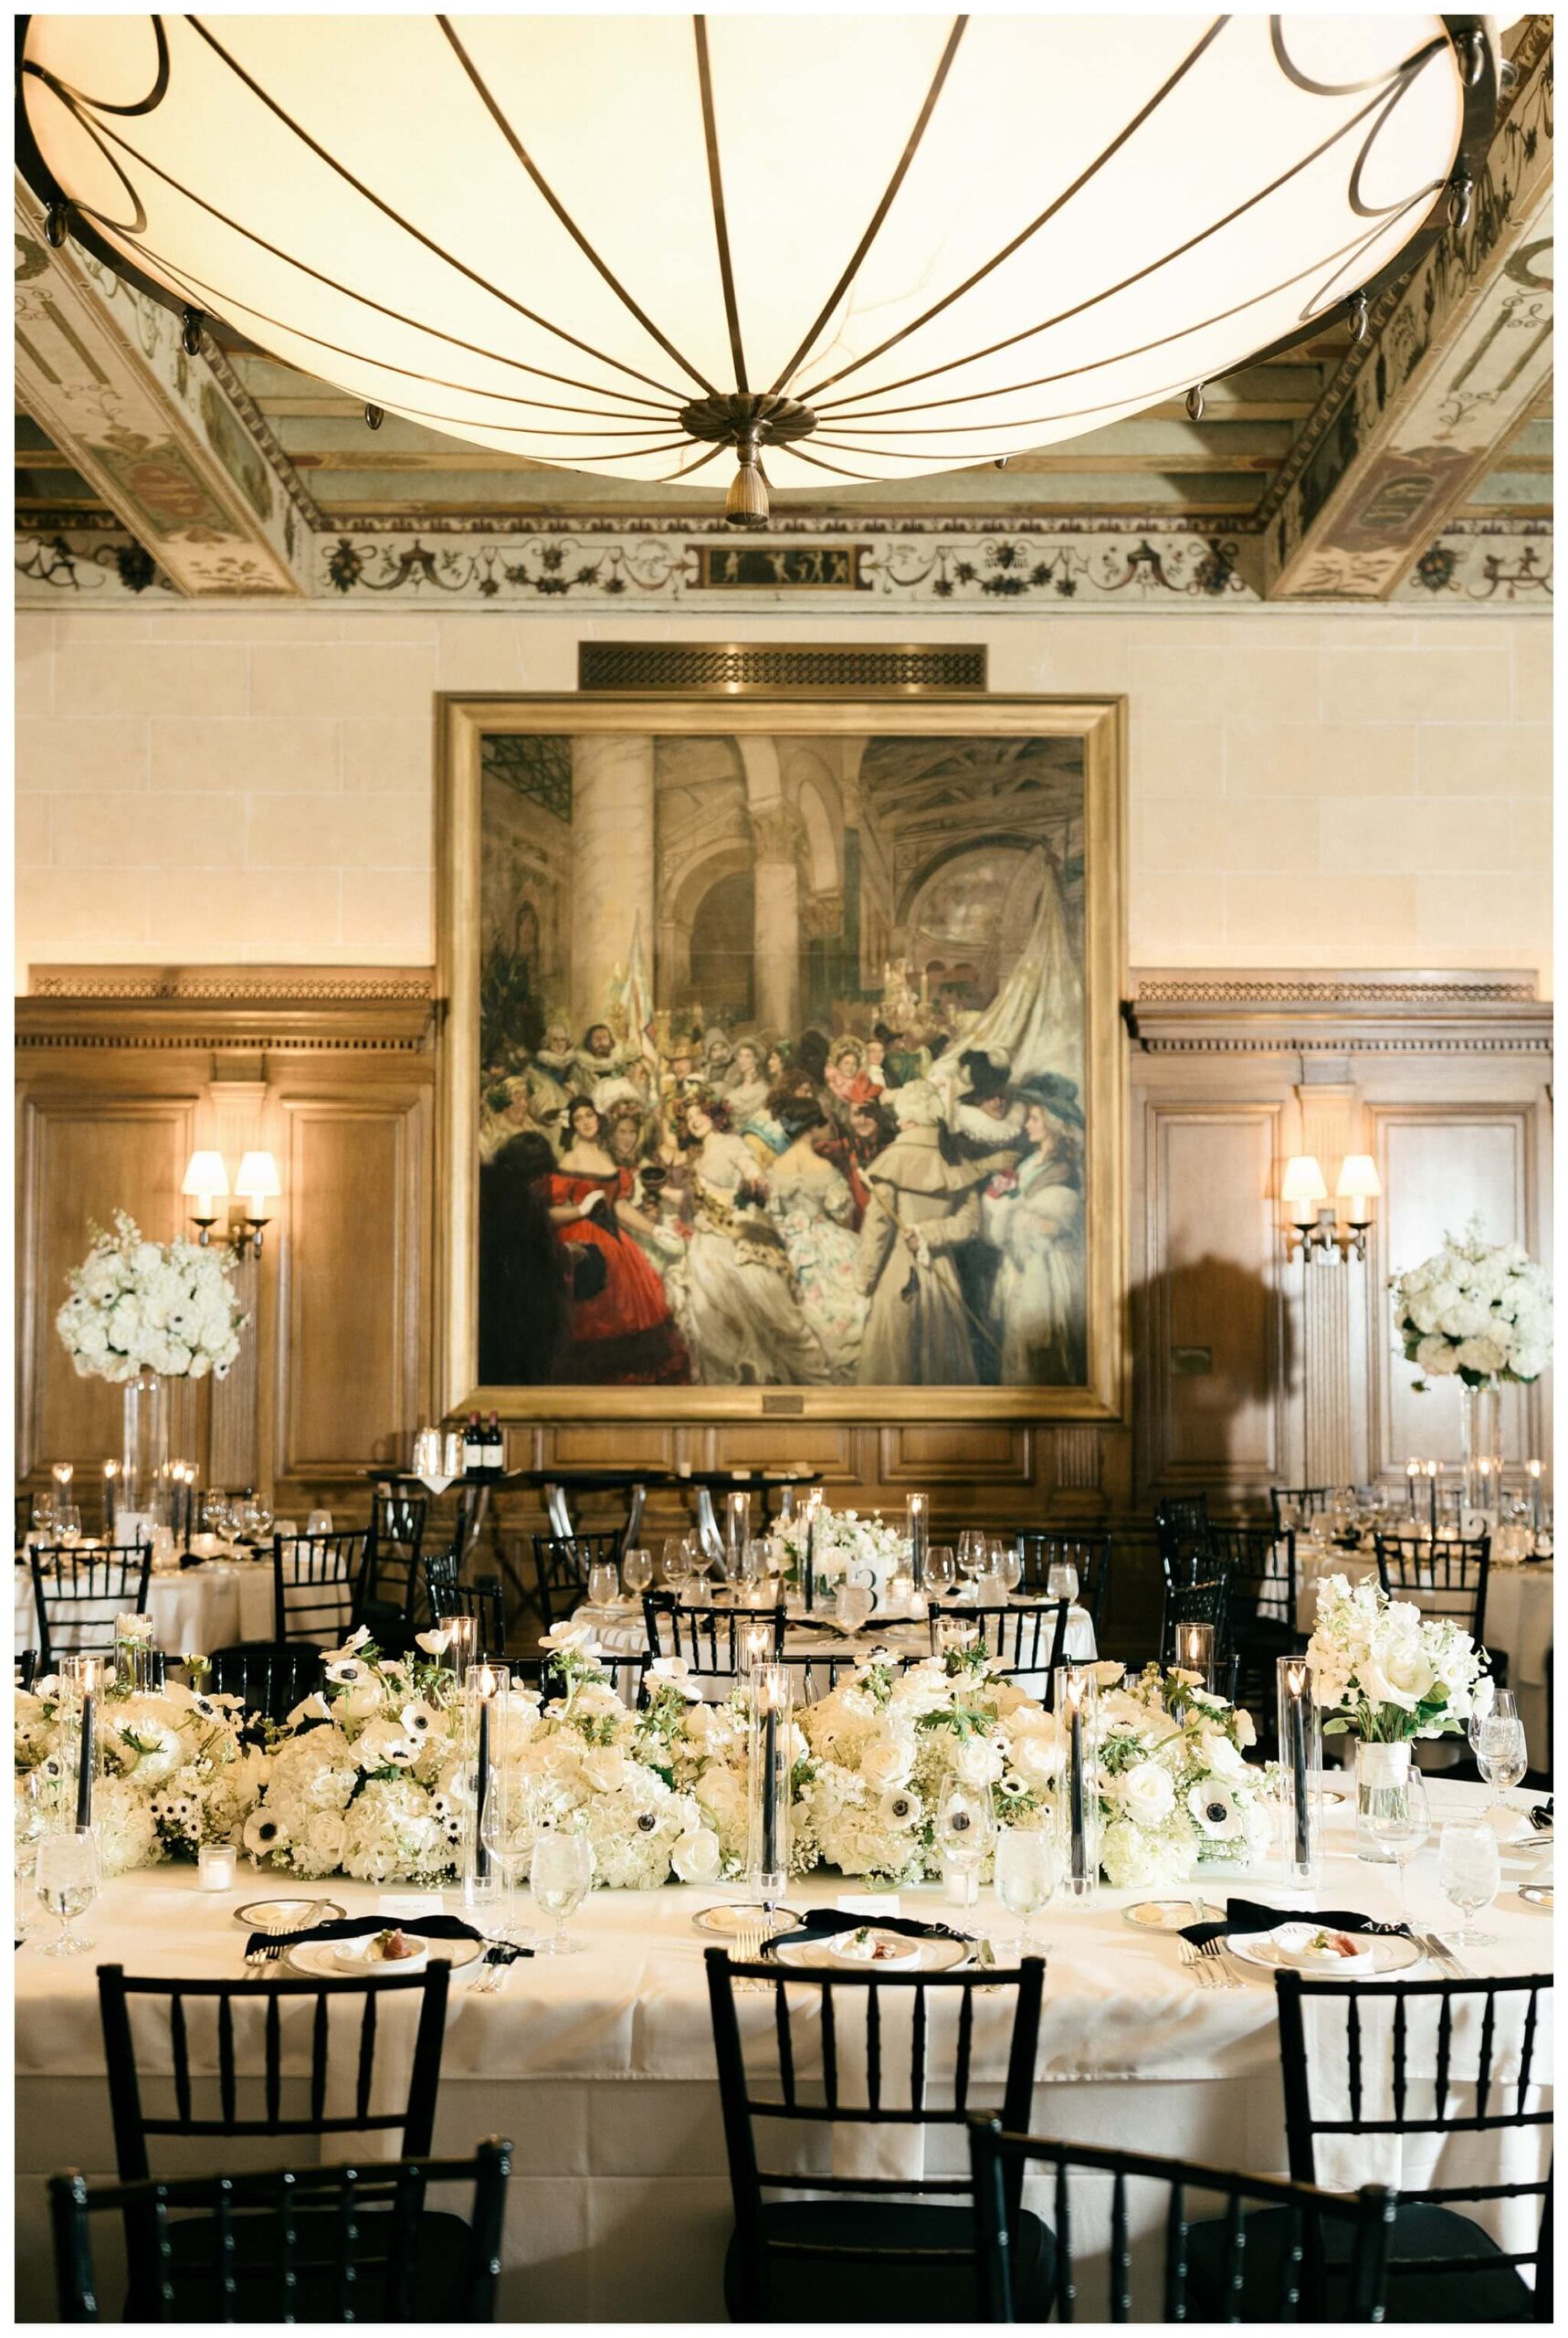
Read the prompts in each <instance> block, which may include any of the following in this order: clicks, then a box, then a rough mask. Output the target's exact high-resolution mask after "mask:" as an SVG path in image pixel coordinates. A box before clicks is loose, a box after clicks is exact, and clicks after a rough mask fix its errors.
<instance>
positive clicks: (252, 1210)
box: [180, 1153, 283, 1259]
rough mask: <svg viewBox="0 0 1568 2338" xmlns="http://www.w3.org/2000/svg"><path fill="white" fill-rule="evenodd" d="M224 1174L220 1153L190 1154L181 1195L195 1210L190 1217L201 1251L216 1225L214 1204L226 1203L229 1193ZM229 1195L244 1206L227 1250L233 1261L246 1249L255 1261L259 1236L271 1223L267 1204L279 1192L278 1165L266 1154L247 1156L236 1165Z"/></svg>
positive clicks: (215, 1205) (281, 1189)
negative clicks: (242, 1222)
mask: <svg viewBox="0 0 1568 2338" xmlns="http://www.w3.org/2000/svg"><path fill="white" fill-rule="evenodd" d="M230 1190H231V1188H230V1186H229V1182H228V1171H227V1170H226V1168H225V1166H224V1160H223V1155H222V1153H192V1155H191V1158H190V1163H189V1165H188V1167H187V1168H186V1170H185V1177H184V1184H183V1185H182V1186H181V1187H180V1191H181V1193H182V1194H183V1195H185V1196H186V1197H187V1198H189V1199H191V1200H193V1201H194V1202H195V1208H194V1209H193V1210H192V1211H191V1217H192V1219H193V1220H194V1222H195V1224H196V1225H197V1226H198V1227H200V1228H201V1232H200V1234H199V1235H198V1237H197V1239H198V1241H199V1242H200V1243H201V1244H202V1246H203V1247H204V1248H205V1246H206V1245H207V1243H208V1242H209V1241H210V1240H211V1237H212V1229H213V1227H215V1226H216V1223H217V1215H218V1212H217V1205H218V1203H219V1202H220V1201H226V1200H227V1199H228V1197H229V1194H230ZM232 1190H233V1192H234V1193H236V1194H237V1195H239V1196H240V1198H241V1200H242V1201H243V1203H244V1206H245V1225H244V1227H243V1228H241V1229H238V1230H237V1231H235V1232H233V1233H231V1234H230V1236H229V1237H228V1239H229V1247H230V1248H231V1249H232V1250H233V1252H234V1255H235V1257H236V1258H237V1259H241V1258H243V1257H244V1256H245V1253H246V1252H247V1250H249V1251H250V1252H252V1254H253V1255H254V1256H255V1257H256V1258H258V1259H259V1258H260V1256H261V1237H262V1235H263V1234H264V1233H265V1231H266V1229H267V1227H268V1225H269V1224H270V1222H271V1217H272V1211H271V1208H270V1206H269V1205H270V1204H271V1203H272V1202H274V1201H276V1200H277V1198H278V1196H279V1194H281V1192H282V1191H283V1188H282V1185H280V1184H279V1178H278V1164H277V1163H276V1162H275V1161H274V1160H273V1158H272V1155H271V1154H270V1153H247V1154H246V1155H245V1158H244V1159H243V1160H242V1161H241V1163H240V1164H239V1174H238V1175H237V1177H236V1179H235V1181H234V1185H233V1188H232Z"/></svg>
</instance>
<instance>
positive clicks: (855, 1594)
mask: <svg viewBox="0 0 1568 2338" xmlns="http://www.w3.org/2000/svg"><path fill="white" fill-rule="evenodd" d="M876 1604H877V1595H876V1593H875V1592H874V1591H873V1590H872V1589H871V1587H870V1585H868V1584H864V1583H851V1582H850V1580H849V1578H848V1576H847V1575H846V1576H845V1578H844V1580H843V1582H842V1583H841V1584H840V1585H839V1586H838V1592H837V1598H836V1600H835V1603H834V1606H835V1613H836V1614H837V1618H838V1623H839V1627H840V1629H841V1630H843V1631H846V1632H858V1630H859V1628H860V1627H861V1625H862V1624H864V1623H867V1622H868V1621H869V1619H870V1615H871V1610H872V1608H873V1607H875V1606H876Z"/></svg>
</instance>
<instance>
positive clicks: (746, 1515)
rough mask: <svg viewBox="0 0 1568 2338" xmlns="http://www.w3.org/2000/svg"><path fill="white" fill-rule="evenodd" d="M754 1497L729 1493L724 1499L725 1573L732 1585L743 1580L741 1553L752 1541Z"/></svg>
mask: <svg viewBox="0 0 1568 2338" xmlns="http://www.w3.org/2000/svg"><path fill="white" fill-rule="evenodd" d="M751 1533H752V1497H751V1495H750V1494H744V1493H729V1494H726V1495H725V1497H724V1573H725V1574H726V1575H728V1577H729V1579H730V1581H731V1583H738V1582H739V1581H740V1579H741V1553H742V1551H743V1550H744V1549H745V1547H746V1544H747V1543H748V1542H749V1541H750V1540H751Z"/></svg>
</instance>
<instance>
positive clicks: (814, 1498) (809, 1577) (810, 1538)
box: [800, 1486, 822, 1613]
mask: <svg viewBox="0 0 1568 2338" xmlns="http://www.w3.org/2000/svg"><path fill="white" fill-rule="evenodd" d="M821 1511H822V1489H821V1487H820V1486H813V1488H812V1490H811V1494H810V1497H809V1499H808V1500H807V1502H806V1505H805V1574H804V1575H803V1576H802V1578H801V1586H800V1588H801V1596H802V1598H803V1600H804V1601H805V1606H806V1609H807V1612H808V1613H809V1611H810V1610H811V1609H812V1608H814V1607H815V1606H816V1522H817V1519H818V1518H819V1516H820V1515H821Z"/></svg>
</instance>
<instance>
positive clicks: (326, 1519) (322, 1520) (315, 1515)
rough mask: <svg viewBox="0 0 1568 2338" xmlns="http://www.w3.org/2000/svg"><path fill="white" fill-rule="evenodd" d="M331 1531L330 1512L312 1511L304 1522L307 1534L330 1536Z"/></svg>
mask: <svg viewBox="0 0 1568 2338" xmlns="http://www.w3.org/2000/svg"><path fill="white" fill-rule="evenodd" d="M331 1531H332V1513H331V1511H330V1510H313V1511H311V1512H310V1516H309V1518H307V1520H306V1521H305V1532H306V1533H307V1534H330V1533H331Z"/></svg>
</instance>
